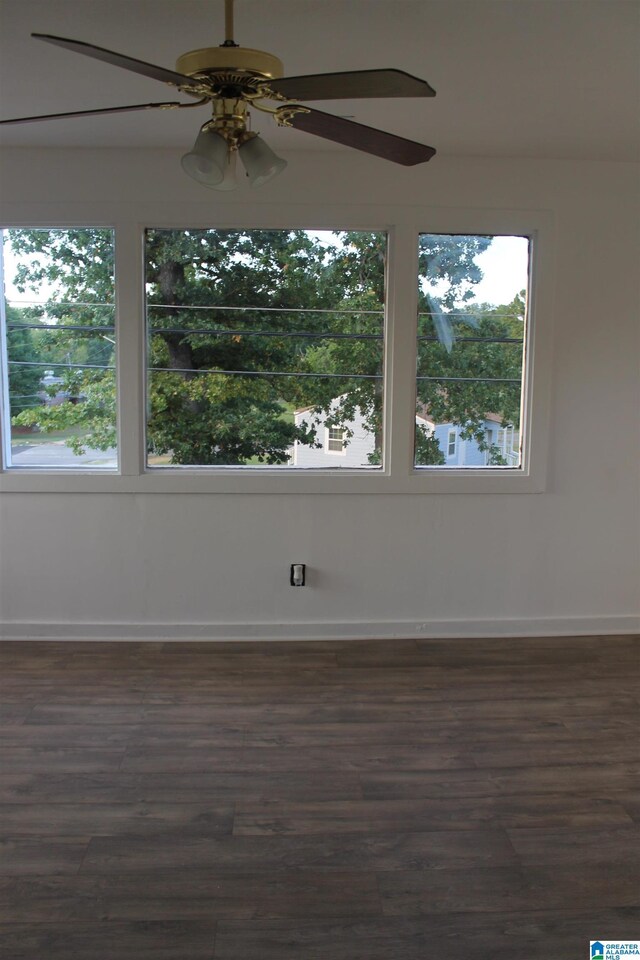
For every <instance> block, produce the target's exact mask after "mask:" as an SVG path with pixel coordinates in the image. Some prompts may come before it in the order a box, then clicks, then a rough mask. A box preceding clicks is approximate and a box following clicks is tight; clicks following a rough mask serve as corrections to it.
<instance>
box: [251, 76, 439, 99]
mask: <svg viewBox="0 0 640 960" xmlns="http://www.w3.org/2000/svg"><path fill="white" fill-rule="evenodd" d="M269 86H270V87H271V89H272V90H274V91H275V92H276V93H281V94H282V95H283V96H285V97H288V98H289V99H290V100H353V99H357V98H364V97H376V98H378V97H435V95H436V92H435V90H434V89H433V87H431V86H429V84H428V83H427V81H426V80H420V79H419V77H414V76H412V75H411V74H410V73H405V72H404V70H351V71H347V72H345V73H315V74H310V75H309V76H306V77H283V78H282V79H280V80H272V81H270V82H269Z"/></svg>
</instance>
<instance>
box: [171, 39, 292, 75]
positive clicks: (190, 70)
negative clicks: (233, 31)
mask: <svg viewBox="0 0 640 960" xmlns="http://www.w3.org/2000/svg"><path fill="white" fill-rule="evenodd" d="M176 70H177V72H178V73H183V74H186V75H187V76H189V77H198V78H199V77H203V78H204V77H209V76H211V75H216V74H226V73H228V74H231V75H236V76H239V77H240V78H245V79H251V78H253V77H255V78H257V79H259V80H276V79H278V78H279V77H282V76H283V75H284V66H283V63H282V61H281V60H279V59H278V57H274V55H273V54H272V53H266V52H265V51H264V50H251V49H250V48H249V47H231V46H229V47H203V48H202V49H200V50H190V51H189V52H188V53H183V54H182V56H181V57H178V59H177V61H176Z"/></svg>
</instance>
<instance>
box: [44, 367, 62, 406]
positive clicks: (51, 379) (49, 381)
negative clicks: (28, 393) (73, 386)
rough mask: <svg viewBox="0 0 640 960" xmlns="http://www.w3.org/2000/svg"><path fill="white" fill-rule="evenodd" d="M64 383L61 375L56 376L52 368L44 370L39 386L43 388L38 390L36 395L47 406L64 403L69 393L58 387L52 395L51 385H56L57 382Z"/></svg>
mask: <svg viewBox="0 0 640 960" xmlns="http://www.w3.org/2000/svg"><path fill="white" fill-rule="evenodd" d="M62 383H64V380H63V378H62V377H56V375H55V374H54V372H53V370H45V372H44V377H43V378H42V380H41V381H40V385H41V387H43V388H45V389H42V390H40V392H39V393H38V397H39V398H40V399H41V400H42V401H43V402H44V403H45V405H46V406H47V407H57V406H59V405H60V404H61V403H64V401H65V400H68V399H69V394H68V393H66V392H65V391H64V390H62V389H61V388H60V389H58V391H57V393H55V394H53V396H52V391H51V388H52V387H57V386H58V385H59V384H62Z"/></svg>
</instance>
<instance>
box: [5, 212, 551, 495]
mask: <svg viewBox="0 0 640 960" xmlns="http://www.w3.org/2000/svg"><path fill="white" fill-rule="evenodd" d="M36 206H37V205H35V206H34V209H36ZM2 209H3V210H9V214H5V217H6V219H5V222H8V224H9V225H8V226H7V227H6V229H5V230H4V233H3V235H2V240H3V243H2V245H1V246H0V251H3V253H4V260H5V263H4V272H5V283H4V291H5V294H4V299H3V300H2V301H1V311H0V313H1V316H0V320H1V326H0V360H1V364H0V381H1V382H0V407H1V409H0V449H1V451H2V463H1V464H0V489H2V490H3V491H8V492H9V491H16V492H28V491H34V492H48V491H52V492H62V493H66V492H69V493H72V492H73V493H75V492H109V493H110V492H132V493H182V492H188V493H209V492H215V493H224V494H227V493H233V494H235V493H256V494H262V493H277V494H298V493H300V494H313V495H316V494H325V493H330V494H334V493H336V494H343V493H358V494H360V493H364V494H368V493H376V494H377V493H391V494H395V493H398V494H424V493H444V494H448V493H453V494H456V493H465V494H466V493H496V492H517V493H523V492H525V493H526V492H538V491H541V490H543V489H545V481H546V462H547V456H548V452H547V446H548V437H549V422H550V400H549V398H550V396H551V395H552V394H551V386H552V384H551V382H550V373H549V371H550V370H551V369H552V359H553V358H552V355H551V347H552V339H551V328H550V324H551V318H552V284H551V283H550V282H549V279H545V278H549V277H551V276H552V275H553V266H554V248H553V217H552V215H551V214H548V215H547V214H546V213H543V212H539V213H537V214H536V213H534V212H531V211H524V212H518V211H493V212H492V211H482V210H473V211H466V212H465V211H463V210H451V209H449V210H437V209H435V210H431V211H427V210H425V209H414V208H409V207H406V208H397V209H395V208H390V207H384V208H383V207H380V208H377V207H372V208H371V209H370V210H369V209H365V208H359V209H358V210H355V209H353V210H350V209H349V208H346V209H345V210H343V209H342V208H338V207H327V208H326V209H323V211H322V212H321V213H319V214H318V220H317V221H316V222H315V223H314V224H313V227H309V222H310V221H309V219H308V216H309V213H308V209H307V207H306V206H305V207H295V206H293V205H291V206H288V205H286V204H283V205H278V208H277V216H278V221H277V225H276V226H273V225H272V222H271V221H272V218H273V216H274V213H273V209H272V208H271V207H270V206H269V205H267V206H266V207H265V208H264V209H261V208H260V209H258V208H253V207H252V208H251V209H249V207H248V206H246V207H245V206H243V207H241V208H237V207H235V206H234V207H233V209H232V215H233V217H234V219H235V218H238V221H239V222H237V223H231V224H229V223H228V222H227V223H226V224H224V223H223V224H222V225H220V224H217V225H213V226H212V225H211V223H210V222H208V219H210V218H211V216H212V213H211V210H210V209H201V210H200V212H199V213H197V214H194V213H193V211H192V213H191V214H190V216H196V215H197V216H199V217H200V218H201V219H200V220H199V221H197V222H196V223H195V224H194V225H193V226H187V227H185V226H184V222H181V216H180V214H179V213H178V214H177V213H176V207H175V206H174V205H172V204H167V205H166V206H165V207H163V205H162V204H159V205H157V206H154V208H153V211H154V212H153V216H157V217H158V220H159V222H161V223H162V226H159V227H158V226H147V228H146V229H145V227H143V226H141V223H144V222H145V220H147V222H148V218H149V216H150V213H149V209H150V208H149V206H148V205H146V204H144V203H140V204H136V203H131V204H126V205H122V207H121V208H119V212H118V217H119V219H118V220H117V222H116V224H115V226H114V228H113V229H112V228H110V227H109V228H107V227H104V226H99V224H101V223H102V224H104V223H106V222H108V218H109V205H108V204H106V203H104V204H101V203H100V202H99V201H96V202H92V203H87V204H84V203H82V202H78V204H77V205H75V206H74V216H77V217H79V218H81V220H80V221H79V222H82V223H84V224H91V223H93V224H94V225H93V226H69V225H65V224H64V223H61V224H58V225H55V224H54V225H51V223H50V222H49V221H50V218H51V212H50V205H48V207H47V209H46V210H45V211H44V213H43V219H42V220H40V221H38V222H36V223H34V224H29V223H27V224H24V223H19V224H18V225H16V224H15V217H14V214H13V213H12V212H11V211H12V209H13V208H12V207H11V205H7V204H6V203H5V202H4V201H3V203H2ZM57 209H58V215H59V216H61V217H62V216H64V210H63V209H62V207H61V206H58V207H57ZM229 209H231V208H229ZM227 212H228V210H227ZM220 213H221V211H220V210H218V209H217V208H216V215H218V214H220ZM45 214H46V217H45ZM256 222H257V226H256ZM283 223H284V224H285V226H284V227H283V226H282V224H283ZM287 223H290V224H292V226H286V224H287ZM336 223H337V224H339V228H335V227H333V226H332V225H333V224H336ZM96 224H98V225H96ZM425 224H432V230H431V232H430V233H424V232H420V228H421V227H423V228H424V225H425ZM470 225H472V226H473V227H474V228H475V230H474V231H473V232H469V230H468V227H469V226H470ZM351 227H353V229H352V228H351ZM448 228H449V229H448ZM500 231H502V232H500ZM526 231H530V232H531V234H532V237H531V239H529V238H528V237H527V236H525V232H526ZM530 255H531V258H532V260H531V262H532V266H531V268H530V266H529V262H530ZM114 261H115V266H114ZM0 265H1V258H0ZM530 269H531V274H532V277H533V280H532V281H531V282H530V279H529V271H530ZM114 276H115V278H116V279H115V280H114ZM416 278H417V282H416ZM530 313H531V315H533V314H535V319H534V321H531V322H530V318H529V314H530ZM116 341H117V360H116ZM525 361H526V362H525ZM534 361H535V362H534ZM116 362H117V363H118V364H119V365H120V366H119V371H118V372H119V380H118V384H117V386H118V389H117V390H116V370H115V367H116ZM414 370H415V371H416V376H415V379H414V376H413V371H414ZM534 374H535V382H534ZM116 410H117V413H118V415H117V416H116ZM329 429H330V430H331V435H330V436H329V432H328V431H329ZM499 431H500V435H499V436H498V432H499Z"/></svg>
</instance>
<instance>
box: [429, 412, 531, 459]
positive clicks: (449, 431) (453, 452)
mask: <svg viewBox="0 0 640 960" xmlns="http://www.w3.org/2000/svg"><path fill="white" fill-rule="evenodd" d="M430 432H433V434H434V435H435V437H436V439H437V441H438V445H439V447H440V449H441V451H442V453H443V454H444V458H445V466H447V467H486V466H488V465H489V461H490V459H491V451H489V450H480V448H479V447H478V444H477V443H476V441H475V440H463V439H462V437H461V436H460V434H461V433H462V427H461V426H459V425H458V424H455V423H438V424H433V425H431V430H430ZM484 435H485V442H486V443H487V444H488V445H489V446H491V447H493V448H494V449H497V451H498V453H499V454H500V456H501V457H502V459H503V460H504V461H505V462H506V464H507V466H509V467H517V466H518V464H519V462H520V432H519V431H518V430H516V429H515V428H514V427H512V426H507V427H503V426H502V419H501V418H500V417H499V416H497V414H493V413H488V414H487V416H486V419H485V422H484Z"/></svg>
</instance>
